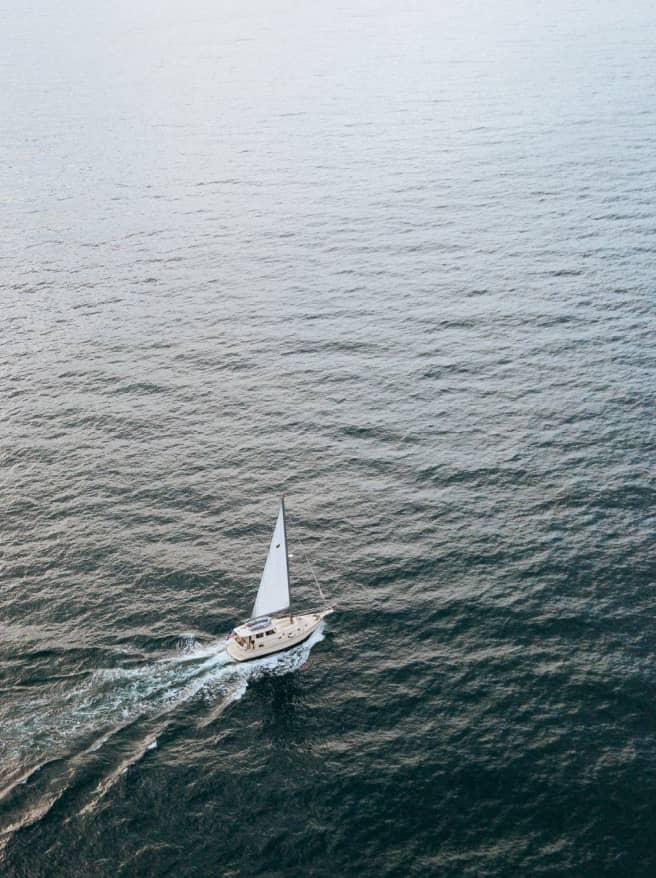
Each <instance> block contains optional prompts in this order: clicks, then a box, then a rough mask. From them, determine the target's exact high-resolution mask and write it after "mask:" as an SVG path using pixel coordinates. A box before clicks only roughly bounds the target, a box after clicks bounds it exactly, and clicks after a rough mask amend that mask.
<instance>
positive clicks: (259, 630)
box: [233, 616, 276, 650]
mask: <svg viewBox="0 0 656 878" xmlns="http://www.w3.org/2000/svg"><path fill="white" fill-rule="evenodd" d="M275 633H276V630H275V628H274V622H273V619H272V618H271V617H270V616H260V617H258V618H257V619H249V620H248V622H244V624H243V625H239V626H237V628H235V630H234V633H233V637H234V639H235V641H236V642H237V643H238V644H239V646H241V648H242V649H253V650H255V649H257V648H258V647H262V646H264V641H265V640H266V639H267V638H269V637H271V636H272V635H274V634H275Z"/></svg>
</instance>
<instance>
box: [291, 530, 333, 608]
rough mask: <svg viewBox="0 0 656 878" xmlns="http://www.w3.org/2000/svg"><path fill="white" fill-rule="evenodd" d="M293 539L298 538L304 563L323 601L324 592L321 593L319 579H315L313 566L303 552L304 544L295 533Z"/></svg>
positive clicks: (324, 597)
mask: <svg viewBox="0 0 656 878" xmlns="http://www.w3.org/2000/svg"><path fill="white" fill-rule="evenodd" d="M294 539H295V540H298V543H299V545H300V547H301V551H302V552H303V557H304V558H305V563H306V564H307V566H308V567H309V568H310V573H311V574H312V578H313V579H314V581H315V582H316V584H317V588H318V589H319V594H320V595H321V600H322V601H325V600H326V596H325V594H324V593H323V590H322V588H321V586H320V585H319V580H318V579H317V577H316V575H315V572H314V568H313V567H312V565H311V564H310V560H309V558H308V556H307V554H306V552H305V546H304V545H303V541H302V540H301V538H300V537H299V536H298V535H295V536H294Z"/></svg>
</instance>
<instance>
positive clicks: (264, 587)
mask: <svg viewBox="0 0 656 878" xmlns="http://www.w3.org/2000/svg"><path fill="white" fill-rule="evenodd" d="M288 609H289V568H288V562H287V533H286V529H285V507H284V504H283V503H281V504H280V511H279V512H278V519H277V521H276V526H275V528H274V529H273V536H272V537H271V545H270V546H269V554H268V555H267V559H266V564H265V565H264V570H263V572H262V579H261V580H260V587H259V588H258V590H257V597H256V598H255V606H254V607H253V617H254V618H256V617H257V616H273V615H275V614H276V613H284V612H285V611H286V610H288Z"/></svg>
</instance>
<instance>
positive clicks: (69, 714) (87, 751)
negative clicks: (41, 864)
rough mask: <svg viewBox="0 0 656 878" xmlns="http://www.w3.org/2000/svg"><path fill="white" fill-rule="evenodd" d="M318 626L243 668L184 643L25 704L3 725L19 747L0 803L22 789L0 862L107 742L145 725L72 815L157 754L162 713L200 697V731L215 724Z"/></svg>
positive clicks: (0, 845)
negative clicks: (79, 742) (50, 772)
mask: <svg viewBox="0 0 656 878" xmlns="http://www.w3.org/2000/svg"><path fill="white" fill-rule="evenodd" d="M323 628H324V626H323V624H322V625H320V626H319V627H318V628H317V629H316V631H315V632H314V633H313V634H312V635H311V637H310V638H308V640H306V641H305V642H304V643H302V644H300V645H299V646H296V647H293V648H292V649H290V650H287V651H285V652H280V653H276V654H275V655H271V656H266V657H265V658H262V659H255V660H253V661H250V662H244V663H238V662H233V661H232V660H231V659H230V657H229V655H228V654H227V652H226V651H225V644H224V642H223V641H221V642H219V643H216V644H214V645H212V646H211V647H199V646H198V645H192V644H190V645H189V647H190V648H189V650H188V651H186V652H183V654H182V655H178V656H175V657H171V658H169V659H166V660H160V661H156V662H152V663H149V664H145V665H141V666H139V667H136V668H103V669H99V670H97V671H95V672H94V673H93V674H91V675H90V677H89V678H88V679H87V680H86V681H85V683H84V684H82V685H79V686H76V687H74V688H73V689H71V690H69V691H68V692H65V693H60V694H59V695H55V696H53V697H51V698H50V699H46V698H45V697H44V698H41V699H40V702H39V710H38V711H37V712H36V713H34V707H35V702H34V700H31V701H30V702H29V705H28V706H29V707H30V708H31V714H30V717H29V719H28V718H27V717H26V716H22V715H21V713H20V711H19V712H18V714H19V715H18V716H17V717H14V721H12V722H11V723H10V724H9V725H8V724H7V723H3V739H4V741H5V742H6V741H7V738H8V734H7V733H9V736H10V737H11V738H12V739H13V740H14V741H15V740H16V739H18V740H20V741H21V742H22V743H23V746H24V748H25V749H23V750H22V752H17V753H16V755H17V757H18V759H17V762H15V763H14V772H15V773H14V775H13V778H12V781H11V782H10V783H9V784H7V785H6V786H5V788H4V789H3V790H0V800H1V799H3V798H5V799H7V800H8V797H9V796H10V795H11V794H12V792H13V791H14V790H16V789H17V788H23V789H25V790H26V793H25V796H26V797H27V798H25V797H24V796H21V801H22V802H23V804H22V805H19V804H18V803H17V805H16V806H12V807H10V808H9V812H8V813H7V814H6V818H7V822H6V823H5V825H4V826H3V827H0V863H1V862H2V857H3V851H4V849H5V846H6V844H7V842H8V840H9V839H10V838H11V836H12V835H13V834H14V833H15V832H17V831H18V830H20V829H21V828H23V827H24V826H28V825H32V824H34V823H36V822H38V821H39V820H41V819H43V817H44V816H45V815H46V814H47V813H48V812H49V811H50V810H51V808H52V807H53V805H54V804H55V803H56V802H57V801H58V800H59V799H60V798H61V796H62V795H63V794H64V792H65V791H66V790H67V789H68V788H69V787H70V786H71V785H72V784H74V783H75V780H74V779H75V777H76V775H77V772H78V771H82V770H83V767H84V766H85V765H86V764H87V762H88V760H89V759H90V758H92V754H93V753H95V752H97V751H98V750H100V749H101V748H102V747H103V746H104V745H105V744H107V742H108V741H109V740H110V739H112V738H114V737H115V736H116V735H118V734H119V733H121V732H123V731H124V730H126V729H127V728H128V727H129V726H130V725H132V724H133V723H134V722H135V721H137V720H141V719H142V718H143V720H144V722H145V723H146V724H145V729H144V731H145V734H144V735H143V737H142V738H141V740H137V741H135V742H134V746H133V747H132V751H131V752H130V753H129V754H127V755H125V756H124V757H123V758H122V759H121V760H120V761H119V762H118V764H116V765H115V767H114V768H112V769H110V770H109V771H108V772H107V773H106V774H105V776H104V777H103V778H102V779H101V781H100V782H99V783H98V785H97V786H96V787H95V788H94V790H93V791H92V792H91V793H90V794H89V795H85V796H84V802H83V803H81V805H82V806H81V808H80V809H79V810H78V811H77V814H78V815H79V814H88V813H90V812H92V811H93V810H94V809H95V808H96V807H97V806H98V804H99V803H100V802H101V801H102V799H104V797H105V796H106V795H107V793H108V792H109V790H111V788H112V787H113V786H114V784H115V783H116V781H117V780H118V779H119V778H120V777H121V775H123V774H124V773H125V772H126V771H127V770H128V769H129V768H130V766H131V765H134V764H135V763H136V762H138V761H139V760H140V759H142V758H143V757H144V756H145V754H146V753H147V752H148V751H150V750H153V749H156V748H157V741H158V738H159V736H160V735H161V734H162V733H163V732H164V730H165V729H166V728H167V726H168V725H169V724H170V721H171V719H170V714H171V712H172V711H173V710H174V709H175V708H176V707H177V706H179V705H180V704H183V703H184V702H187V701H190V700H192V699H193V698H195V697H199V696H201V695H202V696H203V697H204V698H205V700H206V702H208V704H209V705H210V707H209V709H208V710H207V711H206V712H205V715H204V717H203V719H202V720H201V722H200V723H199V725H200V726H201V727H203V726H206V725H208V724H209V723H211V722H214V721H216V720H217V719H218V718H219V717H220V716H221V715H222V714H223V713H224V711H225V710H226V709H227V708H228V707H229V705H230V704H233V703H234V702H235V701H238V700H240V699H241V698H243V696H244V695H245V694H246V692H247V690H248V684H249V682H250V681H251V680H256V679H259V678H261V677H262V676H265V675H268V674H273V675H276V676H278V675H283V674H288V673H290V672H292V671H295V670H297V669H298V668H300V667H301V666H302V665H304V664H305V662H306V661H307V660H308V658H309V655H310V652H311V650H312V647H313V646H314V645H315V644H317V643H318V642H319V641H321V640H323ZM146 721H147V722H146ZM89 732H91V733H95V735H96V737H95V738H94V739H93V740H92V741H91V742H89V741H88V740H87V743H86V745H85V746H83V747H82V748H81V749H80V750H78V751H77V752H74V753H73V754H71V753H70V746H71V744H73V742H74V741H75V739H76V738H77V737H79V736H80V735H82V734H87V735H88V734H89ZM73 746H74V744H73ZM5 749H6V746H5ZM67 750H68V751H69V752H68V753H66V751H67ZM39 754H40V756H39ZM26 755H27V756H29V761H32V760H34V759H35V757H36V758H37V759H40V761H39V762H37V764H36V765H35V764H34V762H32V766H31V767H29V765H28V764H27V762H26V760H25V756H26ZM44 755H46V758H45V759H44V758H43V756H44ZM20 757H23V758H20ZM9 763H10V760H8V759H6V758H5V760H4V766H5V768H7V769H11V765H10V764H9ZM57 763H61V771H60V770H59V769H57V776H56V779H55V783H54V785H52V784H49V785H48V788H47V789H46V790H44V791H43V792H39V791H38V789H39V787H38V784H37V786H36V788H34V789H31V784H32V779H33V778H37V777H39V775H40V773H41V771H42V770H43V769H45V768H46V767H48V766H49V765H54V764H57ZM10 775H11V770H10ZM12 812H13V814H14V817H13V818H12V816H11V813H12ZM68 819H73V817H72V816H71V817H69V818H68Z"/></svg>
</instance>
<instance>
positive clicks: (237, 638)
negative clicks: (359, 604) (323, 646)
mask: <svg viewBox="0 0 656 878" xmlns="http://www.w3.org/2000/svg"><path fill="white" fill-rule="evenodd" d="M329 613H332V608H331V609H326V610H319V611H318V612H316V613H304V614H302V615H295V616H292V617H291V618H290V617H289V616H282V617H280V618H273V619H269V620H267V621H268V624H266V625H265V626H264V627H263V630H262V626H261V625H260V626H259V628H260V630H257V629H255V628H253V629H252V630H251V626H250V625H249V623H245V624H244V625H242V626H239V627H238V628H236V629H235V632H234V633H233V635H232V637H231V638H230V641H229V642H228V645H227V647H226V650H227V652H228V655H229V656H230V657H231V658H232V659H233V660H234V661H236V662H248V661H253V659H258V658H262V657H263V656H265V655H271V654H272V653H275V652H282V651H283V650H285V649H291V648H292V647H293V646H298V644H299V643H303V641H304V640H307V639H308V637H309V636H310V635H311V634H312V632H313V631H315V630H316V629H317V628H318V627H319V625H320V624H321V622H322V621H323V620H324V619H325V617H326V616H327V615H328V614H329ZM256 630H257V633H256Z"/></svg>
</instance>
